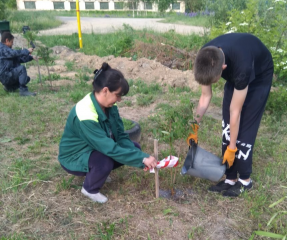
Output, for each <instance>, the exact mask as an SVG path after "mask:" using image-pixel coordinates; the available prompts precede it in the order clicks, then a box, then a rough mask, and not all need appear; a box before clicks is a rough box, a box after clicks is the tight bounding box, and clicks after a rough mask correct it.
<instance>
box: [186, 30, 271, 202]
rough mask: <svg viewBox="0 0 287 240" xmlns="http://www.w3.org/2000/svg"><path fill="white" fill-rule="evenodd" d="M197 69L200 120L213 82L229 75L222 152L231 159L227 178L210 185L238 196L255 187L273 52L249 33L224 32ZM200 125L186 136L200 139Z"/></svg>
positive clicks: (203, 52) (201, 53)
mask: <svg viewBox="0 0 287 240" xmlns="http://www.w3.org/2000/svg"><path fill="white" fill-rule="evenodd" d="M194 75H195V80H196V81H197V82H198V83H199V84H200V85H201V90H202V92H201V97H200V99H199V104H198V106H197V109H196V117H195V120H196V121H197V123H199V122H200V121H201V119H202V116H203V115H204V114H205V112H206V110H207V108H208V106H209V103H210V100H211V98H212V88H211V85H212V84H213V83H216V82H217V81H218V80H219V79H220V78H221V77H222V78H224V79H225V80H226V83H225V86H224V98H223V106H222V117H223V120H222V130H223V132H222V155H223V164H224V163H226V164H227V170H226V173H225V174H226V180H223V181H221V182H219V183H218V184H217V185H215V186H212V187H210V188H209V190H210V191H214V192H221V193H223V196H233V197H237V196H239V195H240V194H241V193H242V192H243V191H245V190H249V189H251V188H252V180H251V178H250V175H251V173H252V153H253V147H254V143H255V138H256V135H257V131H258V128H259V125H260V121H261V118H262V115H263V112H264V108H265V105H266V102H267V98H268V95H269V92H270V88H271V84H272V78H273V60H272V56H271V54H270V52H269V51H268V49H267V48H266V46H264V44H263V43H262V42H261V41H260V40H259V39H258V38H257V37H255V36H253V35H251V34H247V33H231V34H225V35H222V36H219V37H217V38H215V39H213V40H212V41H210V42H209V43H207V44H206V45H205V46H204V47H203V48H202V49H201V50H200V51H199V53H198V54H197V57H196V60H195V64H194ZM198 129H199V126H198V125H197V124H195V126H194V130H195V131H194V133H193V134H190V135H189V137H188V139H187V141H188V142H189V140H190V139H195V141H197V130H198ZM238 174H239V178H238V176H237V175H238Z"/></svg>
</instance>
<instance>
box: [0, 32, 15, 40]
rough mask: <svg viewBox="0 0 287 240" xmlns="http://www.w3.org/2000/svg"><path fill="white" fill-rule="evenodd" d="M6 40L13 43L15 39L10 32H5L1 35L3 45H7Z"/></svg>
mask: <svg viewBox="0 0 287 240" xmlns="http://www.w3.org/2000/svg"><path fill="white" fill-rule="evenodd" d="M6 39H8V41H11V40H13V39H14V36H13V35H12V34H11V33H10V32H4V33H2V35H1V43H5V42H6Z"/></svg>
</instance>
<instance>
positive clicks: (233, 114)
mask: <svg viewBox="0 0 287 240" xmlns="http://www.w3.org/2000/svg"><path fill="white" fill-rule="evenodd" d="M247 91H248V86H247V87H246V88H244V89H243V90H237V89H234V92H233V95H232V100H231V104H230V109H229V112H230V143H229V148H230V149H236V141H237V137H238V132H239V124H240V115H241V110H242V106H243V104H244V101H245V99H246V96H247Z"/></svg>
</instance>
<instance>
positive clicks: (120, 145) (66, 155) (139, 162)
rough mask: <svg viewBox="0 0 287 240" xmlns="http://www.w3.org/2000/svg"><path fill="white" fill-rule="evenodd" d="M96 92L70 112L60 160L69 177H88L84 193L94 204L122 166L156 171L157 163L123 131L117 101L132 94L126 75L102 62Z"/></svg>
mask: <svg viewBox="0 0 287 240" xmlns="http://www.w3.org/2000/svg"><path fill="white" fill-rule="evenodd" d="M94 73H95V76H94V81H93V89H94V90H93V92H92V93H89V94H88V95H86V96H85V97H84V98H83V99H82V100H81V101H79V102H78V103H77V104H76V105H75V106H74V107H73V108H72V110H71V112H70V114H69V116H68V119H67V123H66V126H65V130H64V133H63V136H62V139H61V142H60V149H59V161H60V163H61V165H62V167H63V168H64V169H65V170H66V171H67V172H68V173H70V174H73V175H76V176H86V177H85V181H84V184H83V187H82V190H81V192H82V193H83V194H84V195H85V196H87V197H89V198H90V199H91V200H92V201H94V202H99V203H104V202H106V201H107V200H108V199H107V197H106V196H104V195H103V194H101V193H100V189H101V188H102V186H103V185H104V183H105V181H106V180H107V178H108V176H109V174H110V172H111V171H112V170H114V169H116V168H118V167H120V166H122V165H128V166H133V167H138V168H144V167H145V166H146V167H148V168H154V167H156V165H157V161H156V159H155V158H154V157H153V156H149V154H147V153H144V152H142V151H141V149H140V146H139V144H138V143H135V142H132V141H131V140H130V139H129V136H128V134H126V133H125V132H124V127H123V122H122V120H121V118H120V116H119V112H118V108H117V106H116V105H115V104H116V102H119V101H121V97H122V96H124V95H126V94H127V93H128V91H129V85H128V82H127V81H126V79H125V78H124V76H123V74H122V73H121V72H120V71H118V70H115V69H112V68H111V67H110V66H109V65H108V64H107V63H103V65H102V68H101V69H100V70H96V71H95V72H94Z"/></svg>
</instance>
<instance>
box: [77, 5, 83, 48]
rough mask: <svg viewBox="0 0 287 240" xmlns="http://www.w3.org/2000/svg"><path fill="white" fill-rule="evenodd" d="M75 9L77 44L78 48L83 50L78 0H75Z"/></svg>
mask: <svg viewBox="0 0 287 240" xmlns="http://www.w3.org/2000/svg"><path fill="white" fill-rule="evenodd" d="M76 9H77V22H78V32H79V44H80V48H83V41H82V31H81V20H80V7H79V0H76Z"/></svg>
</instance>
